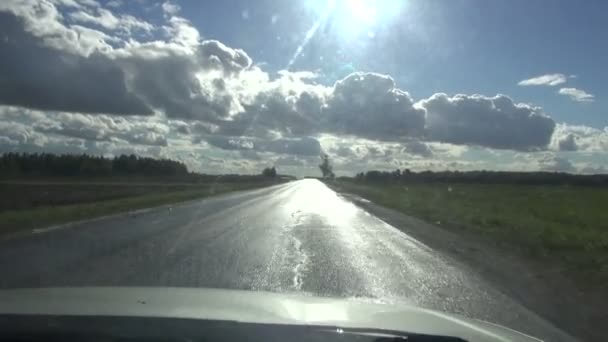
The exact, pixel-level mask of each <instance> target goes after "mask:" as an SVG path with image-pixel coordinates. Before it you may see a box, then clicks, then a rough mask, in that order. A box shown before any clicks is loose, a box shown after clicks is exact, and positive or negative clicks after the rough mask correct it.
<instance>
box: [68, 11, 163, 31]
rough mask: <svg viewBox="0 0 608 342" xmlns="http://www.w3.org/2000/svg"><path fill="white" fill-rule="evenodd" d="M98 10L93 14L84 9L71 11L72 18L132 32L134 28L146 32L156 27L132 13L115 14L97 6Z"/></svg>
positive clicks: (111, 28) (110, 28)
mask: <svg viewBox="0 0 608 342" xmlns="http://www.w3.org/2000/svg"><path fill="white" fill-rule="evenodd" d="M96 11H97V13H96V14H91V13H89V12H87V11H84V10H81V11H77V12H72V13H70V18H72V20H75V21H79V22H84V23H90V24H94V25H98V26H101V27H103V28H105V29H109V30H124V31H125V32H127V33H130V32H131V30H133V29H138V30H142V31H145V32H150V31H152V30H153V29H154V27H153V26H152V25H151V24H150V23H148V22H146V21H144V20H140V19H137V18H135V17H134V16H132V15H120V16H115V15H114V13H112V12H111V11H110V10H107V9H104V8H97V9H96Z"/></svg>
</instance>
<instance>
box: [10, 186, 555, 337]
mask: <svg viewBox="0 0 608 342" xmlns="http://www.w3.org/2000/svg"><path fill="white" fill-rule="evenodd" d="M0 274H2V277H1V279H0V287H3V288H12V287H48V286H86V285H95V286H187V287H213V288H230V289H247V290H260V291H273V292H302V293H307V294H313V295H320V296H333V297H348V298H355V297H356V298H358V300H370V301H376V302H387V303H394V302H398V303H406V304H412V305H416V306H422V307H426V308H430V309H436V310H441V311H448V312H452V313H459V314H464V315H466V316H468V317H473V318H478V319H483V320H486V321H490V322H494V323H498V324H501V325H505V326H508V327H511V328H515V329H517V330H521V331H524V332H527V333H529V334H532V335H536V336H539V337H544V338H547V339H548V340H552V341H553V340H555V341H557V340H567V338H566V337H565V336H562V335H561V333H560V332H559V331H558V330H557V329H555V328H553V327H552V326H551V325H550V324H549V323H547V322H546V321H545V320H543V319H541V318H540V317H538V316H537V315H535V314H534V313H532V312H530V311H529V310H527V309H525V308H524V307H522V306H521V305H519V304H518V303H516V302H515V301H513V300H511V299H510V298H508V297H507V296H505V295H503V294H502V293H500V292H499V291H497V290H495V289H494V288H493V287H492V286H490V285H489V284H488V283H487V282H485V281H484V280H483V279H481V278H480V277H479V276H478V275H477V274H476V273H475V272H473V271H472V270H470V269H468V268H467V267H465V266H463V265H460V264H459V263H458V262H456V261H453V260H450V259H449V258H446V257H444V256H442V255H441V254H440V253H438V252H435V251H433V250H431V249H430V248H428V247H427V246H425V245H424V244H422V243H421V242H419V241H416V240H414V239H413V238H411V237H409V236H407V235H406V234H404V233H403V232H401V231H399V230H398V229H396V228H395V227H392V226H390V225H388V224H387V223H385V222H383V221H381V220H380V219H378V218H376V217H374V216H372V215H371V214H369V213H367V212H366V211H364V210H362V209H360V208H359V207H357V206H355V205H354V204H352V203H351V202H349V201H348V200H346V199H344V198H343V197H341V196H340V195H339V194H336V193H335V192H334V191H332V190H331V189H329V188H328V187H326V186H325V185H324V184H323V183H321V182H319V181H317V180H301V181H296V182H291V183H287V184H282V185H277V186H273V187H270V188H265V189H259V190H253V191H247V192H239V193H233V194H228V195H223V196H218V197H215V198H208V199H204V200H200V201H194V202H189V203H186V204H182V205H176V206H173V207H163V208H159V209H153V210H149V211H146V212H143V213H137V214H131V215H123V216H117V217H109V218H105V219H101V220H97V221H93V222H88V223H82V224H78V225H74V226H71V227H68V228H62V229H55V230H50V231H41V232H37V233H32V234H30V235H28V236H24V237H19V238H13V239H8V240H3V241H0Z"/></svg>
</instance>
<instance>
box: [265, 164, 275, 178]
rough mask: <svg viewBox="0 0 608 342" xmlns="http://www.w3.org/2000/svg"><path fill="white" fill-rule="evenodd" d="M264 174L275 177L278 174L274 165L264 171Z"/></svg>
mask: <svg viewBox="0 0 608 342" xmlns="http://www.w3.org/2000/svg"><path fill="white" fill-rule="evenodd" d="M262 176H264V177H269V178H274V177H276V176H277V169H276V168H275V167H274V166H273V167H267V168H265V169H264V170H263V171H262Z"/></svg>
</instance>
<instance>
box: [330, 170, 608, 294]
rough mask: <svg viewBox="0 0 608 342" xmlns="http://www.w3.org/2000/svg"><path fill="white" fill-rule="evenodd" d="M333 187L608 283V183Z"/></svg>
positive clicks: (341, 183) (348, 184)
mask: <svg viewBox="0 0 608 342" xmlns="http://www.w3.org/2000/svg"><path fill="white" fill-rule="evenodd" d="M329 185H330V186H332V187H335V188H338V190H341V191H345V192H348V193H353V194H356V195H359V196H361V197H363V198H365V199H368V200H370V201H372V202H374V203H376V204H379V205H382V206H385V207H389V208H392V209H396V210H398V211H400V212H403V213H405V214H408V215H410V216H413V217H417V218H420V219H422V220H425V221H427V222H429V223H433V224H436V225H440V226H443V227H446V228H451V229H455V230H458V229H460V230H464V231H467V232H470V233H474V234H475V235H480V236H482V237H484V238H487V240H488V241H490V242H491V243H495V244H497V245H502V246H503V247H506V248H509V249H512V250H516V251H518V252H522V253H525V254H526V255H528V256H531V257H534V258H550V259H551V260H555V261H558V262H559V264H560V266H561V267H562V270H563V271H575V272H578V273H581V272H582V273H583V274H584V276H585V277H591V278H594V279H596V280H598V279H599V280H601V282H602V283H608V209H607V208H608V207H607V203H608V189H603V188H591V187H578V186H557V185H555V186H554V185H546V186H529V185H496V184H495V185H486V184H483V185H482V184H437V183H434V184H403V183H392V184H383V183H369V182H367V183H364V182H354V181H353V182H350V181H337V182H334V183H332V184H329Z"/></svg>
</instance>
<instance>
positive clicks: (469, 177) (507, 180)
mask: <svg viewBox="0 0 608 342" xmlns="http://www.w3.org/2000/svg"><path fill="white" fill-rule="evenodd" d="M355 180H357V181H366V182H402V183H434V182H435V183H475V184H527V185H544V184H547V185H589V186H608V175H574V174H570V173H562V172H507V171H485V170H482V171H439V172H433V171H422V172H413V171H410V170H408V169H405V170H399V169H397V170H395V171H376V170H372V171H367V172H360V173H358V174H357V175H356V176H355Z"/></svg>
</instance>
